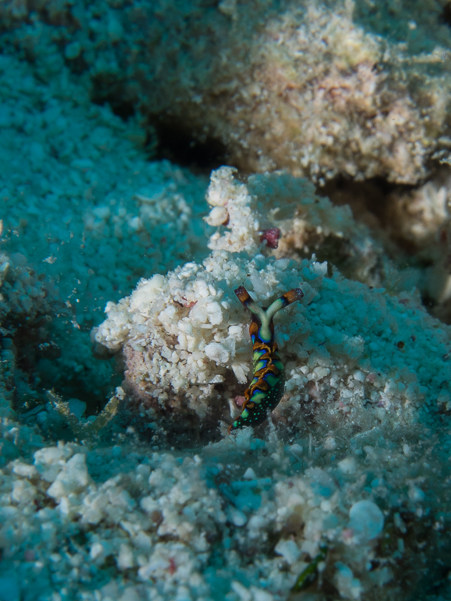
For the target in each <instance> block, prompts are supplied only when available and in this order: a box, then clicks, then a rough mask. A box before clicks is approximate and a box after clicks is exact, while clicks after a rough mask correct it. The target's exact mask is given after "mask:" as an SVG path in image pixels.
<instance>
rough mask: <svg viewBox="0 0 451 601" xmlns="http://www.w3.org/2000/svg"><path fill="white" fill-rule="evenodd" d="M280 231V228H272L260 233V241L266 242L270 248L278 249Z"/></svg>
mask: <svg viewBox="0 0 451 601" xmlns="http://www.w3.org/2000/svg"><path fill="white" fill-rule="evenodd" d="M279 238H280V230H279V228H278V227H272V228H270V229H269V230H262V231H261V232H260V241H261V242H263V241H265V242H266V246H267V247H268V248H277V247H278V246H279Z"/></svg>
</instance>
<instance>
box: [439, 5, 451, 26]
mask: <svg viewBox="0 0 451 601" xmlns="http://www.w3.org/2000/svg"><path fill="white" fill-rule="evenodd" d="M441 21H442V23H444V24H445V25H448V27H451V2H447V3H446V4H445V6H444V7H443V10H442V15H441Z"/></svg>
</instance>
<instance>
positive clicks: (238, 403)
mask: <svg viewBox="0 0 451 601" xmlns="http://www.w3.org/2000/svg"><path fill="white" fill-rule="evenodd" d="M245 400H246V399H245V397H244V396H236V397H235V405H236V406H237V407H242V406H243V405H244V401H245Z"/></svg>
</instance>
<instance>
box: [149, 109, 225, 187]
mask: <svg viewBox="0 0 451 601" xmlns="http://www.w3.org/2000/svg"><path fill="white" fill-rule="evenodd" d="M151 124H152V126H153V128H154V130H155V133H156V136H157V147H156V156H153V157H152V158H153V159H156V160H161V159H167V160H169V161H171V162H172V163H176V164H177V165H180V166H181V167H188V168H189V169H191V170H192V171H194V172H197V173H204V174H207V175H210V172H211V171H212V170H213V169H217V168H218V167H221V165H227V164H229V162H228V157H227V152H226V148H225V146H224V144H223V143H222V142H221V141H219V140H217V139H215V138H211V137H208V136H205V137H204V138H203V139H202V138H201V137H200V136H198V135H196V133H195V131H193V130H191V129H190V128H188V127H187V126H186V124H185V123H182V122H180V121H179V120H177V119H172V118H169V117H168V118H161V117H160V118H157V119H155V120H152V121H151Z"/></svg>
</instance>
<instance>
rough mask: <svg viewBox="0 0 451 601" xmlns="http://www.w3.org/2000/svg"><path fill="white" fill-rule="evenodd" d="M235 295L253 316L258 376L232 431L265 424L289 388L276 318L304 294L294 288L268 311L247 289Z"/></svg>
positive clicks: (252, 384) (276, 301) (252, 324)
mask: <svg viewBox="0 0 451 601" xmlns="http://www.w3.org/2000/svg"><path fill="white" fill-rule="evenodd" d="M235 294H236V295H237V297H238V298H239V300H240V301H241V302H242V303H243V305H244V306H245V307H247V308H248V309H249V311H250V312H251V314H252V321H251V325H250V326H249V333H250V335H251V340H252V344H253V353H254V354H253V361H254V377H253V379H252V382H251V383H250V386H249V388H247V389H246V390H245V392H244V403H243V410H242V412H241V415H240V416H239V417H238V418H237V419H236V420H235V421H234V422H233V424H232V425H231V426H230V427H229V432H230V431H232V430H236V429H238V428H242V427H243V426H256V425H258V424H261V423H262V422H263V421H265V419H266V418H267V416H268V412H270V411H272V410H273V409H275V408H276V407H277V405H278V404H279V401H280V399H281V398H282V395H283V389H284V385H285V374H284V367H283V363H282V361H281V360H280V357H279V355H278V354H277V344H276V343H275V342H274V323H273V318H274V315H275V314H276V313H277V312H278V311H280V309H283V308H284V307H287V306H288V305H291V303H294V302H295V301H297V300H300V299H301V298H302V297H303V296H304V293H303V292H302V290H301V289H300V288H294V289H293V290H290V291H289V292H286V293H285V294H284V295H282V296H281V297H279V298H278V299H277V300H275V301H274V302H273V303H272V304H271V305H270V306H269V307H268V308H267V309H264V308H262V307H259V306H258V305H257V304H256V303H255V302H254V301H253V300H252V298H251V297H250V295H249V293H248V291H247V290H246V288H244V286H239V287H238V288H237V289H236V290H235Z"/></svg>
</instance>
